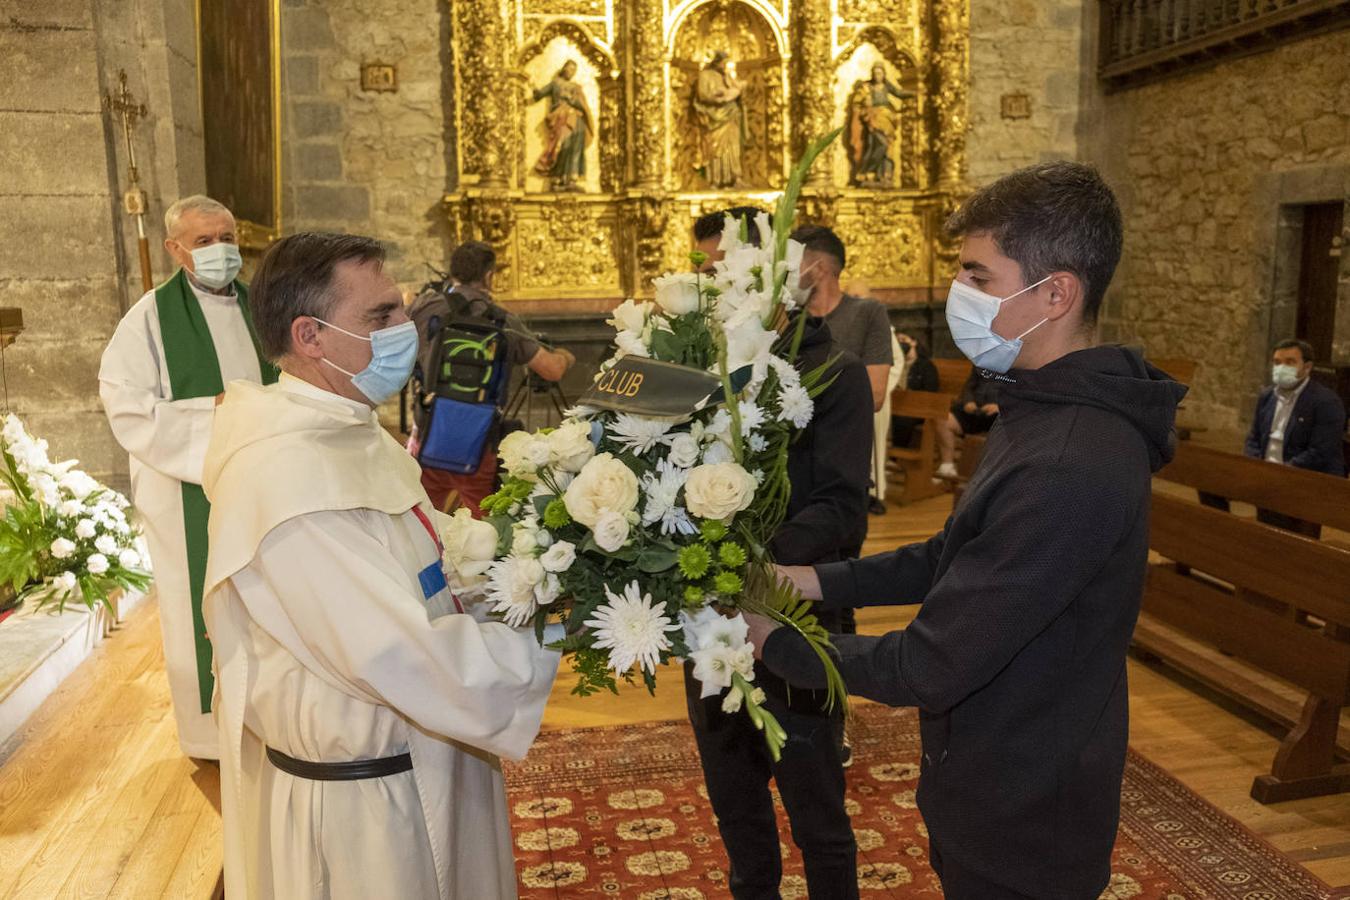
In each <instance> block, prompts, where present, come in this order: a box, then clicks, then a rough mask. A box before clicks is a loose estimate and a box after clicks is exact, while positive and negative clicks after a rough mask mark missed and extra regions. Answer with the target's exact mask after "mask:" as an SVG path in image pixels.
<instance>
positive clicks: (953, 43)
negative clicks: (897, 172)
mask: <svg viewBox="0 0 1350 900" xmlns="http://www.w3.org/2000/svg"><path fill="white" fill-rule="evenodd" d="M931 2H932V3H933V32H932V37H931V40H932V42H933V60H932V64H931V67H930V69H929V79H930V80H929V92H930V96H931V97H932V103H931V107H930V108H931V109H932V111H933V123H932V129H933V135H934V140H933V153H932V157H931V159H930V162H929V168H930V172H931V175H932V178H933V180H934V181H935V182H936V183H937V184H939V185H941V186H943V187H946V188H949V189H959V188H960V186H961V185H962V184H964V182H965V178H966V128H967V127H968V126H969V122H970V114H969V111H968V109H967V103H968V94H967V85H968V84H969V81H970V6H969V0H931Z"/></svg>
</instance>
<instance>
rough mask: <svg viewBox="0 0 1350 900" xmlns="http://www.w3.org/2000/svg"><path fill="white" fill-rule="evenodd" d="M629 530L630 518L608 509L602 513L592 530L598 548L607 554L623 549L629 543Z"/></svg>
mask: <svg viewBox="0 0 1350 900" xmlns="http://www.w3.org/2000/svg"><path fill="white" fill-rule="evenodd" d="M629 530H630V526H629V524H628V517H627V516H626V515H624V514H623V513H617V512H614V511H613V510H608V509H607V510H604V511H603V512H601V513H600V518H599V519H598V520H597V521H596V523H595V526H594V527H593V529H592V531H593V533H594V534H595V544H596V546H597V547H599V548H600V549H601V550H603V551H605V552H606V553H614V552H617V551H618V550H620V549H622V548H623V545H624V544H626V543H627V542H628V534H629Z"/></svg>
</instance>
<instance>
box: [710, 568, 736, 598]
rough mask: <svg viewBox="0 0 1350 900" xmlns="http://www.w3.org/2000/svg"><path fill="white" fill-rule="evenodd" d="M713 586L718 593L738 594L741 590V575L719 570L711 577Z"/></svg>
mask: <svg viewBox="0 0 1350 900" xmlns="http://www.w3.org/2000/svg"><path fill="white" fill-rule="evenodd" d="M713 587H715V588H717V593H719V594H728V595H731V594H739V593H740V592H741V587H742V583H741V576H739V575H737V574H736V573H735V572H721V573H719V574H718V576H717V577H716V578H714V579H713Z"/></svg>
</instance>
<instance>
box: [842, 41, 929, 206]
mask: <svg viewBox="0 0 1350 900" xmlns="http://www.w3.org/2000/svg"><path fill="white" fill-rule="evenodd" d="M839 59H840V61H839V67H838V70H837V79H838V80H837V82H836V84H835V90H834V99H835V102H836V103H837V104H838V106H839V109H840V117H839V119H838V120H837V121H838V124H839V125H842V126H843V127H844V134H843V135H842V143H843V144H844V146H845V148H846V149H847V151H848V152H847V153H845V154H844V155H843V158H841V159H839V161H838V164H837V165H836V170H835V172H836V183H850V184H857V185H860V186H873V185H875V186H878V187H890V188H895V187H900V188H904V189H906V190H921V189H923V188H924V187H926V186H927V182H928V177H927V175H928V173H927V171H926V168H927V167H926V165H925V163H924V160H925V159H926V153H925V152H924V150H925V148H926V146H927V143H928V136H927V131H928V129H927V128H926V127H925V123H924V121H923V118H922V116H921V113H920V108H921V103H922V96H921V93H922V89H923V84H922V83H921V79H920V75H919V68H918V66H917V65H915V62H914V57H913V56H911V55H910V54H909V53H908V52H906V51H905V50H903V49H902V48H901V47H900V43H899V42H898V41H897V39H896V37H895V35H894V33H892V32H891V31H889V30H888V29H885V28H880V27H868V28H863V29H861V30H860V31H859V32H858V33H857V34H856V35H855V36H854V38H853V40H851V41H850V42H849V43H848V44H847V45H846V46H845V47H844V50H843V52H842V53H841V54H840V58H839ZM876 65H881V67H882V68H883V69H884V70H885V73H886V76H887V78H888V79H890V80H891V81H892V83H893V84H894V85H895V86H897V87H898V88H899V89H900V91H901V92H902V93H907V94H910V95H911V96H901V97H893V98H890V103H891V104H892V105H893V107H894V108H895V109H896V112H895V114H894V115H895V117H896V118H897V119H898V134H896V136H895V139H893V141H892V144H891V147H890V158H891V160H892V162H897V161H898V165H896V166H895V171H894V172H893V173H892V176H891V178H890V179H888V180H885V181H875V180H870V179H860V178H859V177H858V176H859V171H858V161H859V159H860V158H861V149H862V148H861V146H860V145H861V144H862V143H863V142H865V140H866V136H865V130H866V129H865V127H864V126H863V124H862V123H861V122H860V121H859V116H858V115H857V110H856V107H855V104H859V103H863V102H866V99H867V97H866V94H865V93H864V92H866V91H869V90H870V87H869V86H868V85H867V84H866V81H867V80H868V79H870V77H871V74H872V68H873V67H874V66H876Z"/></svg>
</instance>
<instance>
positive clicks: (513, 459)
mask: <svg viewBox="0 0 1350 900" xmlns="http://www.w3.org/2000/svg"><path fill="white" fill-rule="evenodd" d="M497 457H498V458H499V459H500V460H501V463H502V468H504V469H505V470H506V471H508V472H510V473H511V474H512V475H515V476H516V477H518V478H527V479H530V480H533V479H534V475H535V472H537V471H539V468H540V467H541V466H546V465H548V460H549V446H548V438H546V437H545V436H543V435H539V434H531V433H530V432H527V431H513V432H511V433H510V434H508V435H507V436H506V437H504V438H502V439H501V442H500V443H499V444H498V445H497Z"/></svg>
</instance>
